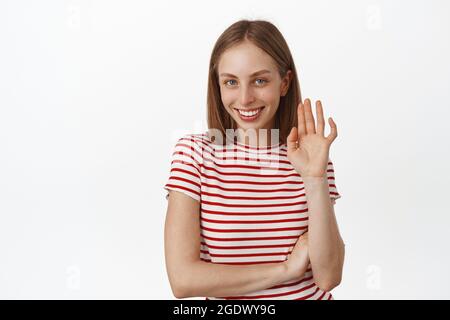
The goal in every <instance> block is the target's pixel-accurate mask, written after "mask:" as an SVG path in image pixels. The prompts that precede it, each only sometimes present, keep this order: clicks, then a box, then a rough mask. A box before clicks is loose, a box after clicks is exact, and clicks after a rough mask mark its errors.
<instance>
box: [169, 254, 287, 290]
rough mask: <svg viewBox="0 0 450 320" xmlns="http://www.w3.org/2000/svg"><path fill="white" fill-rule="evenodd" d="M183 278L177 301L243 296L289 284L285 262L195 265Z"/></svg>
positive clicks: (196, 263) (195, 263)
mask: <svg viewBox="0 0 450 320" xmlns="http://www.w3.org/2000/svg"><path fill="white" fill-rule="evenodd" d="M183 274H184V278H183V280H180V282H181V284H180V292H179V294H178V296H179V298H187V297H198V296H211V297H226V296H237V295H244V294H247V293H250V292H253V291H258V290H263V289H267V288H270V287H272V286H275V285H277V284H280V283H282V282H286V281H289V280H291V279H290V278H291V276H290V274H289V273H288V268H287V264H286V263H285V262H278V263H265V264H255V265H227V264H217V263H207V262H204V261H198V262H193V263H191V264H190V265H189V266H188V268H187V270H185V272H183Z"/></svg>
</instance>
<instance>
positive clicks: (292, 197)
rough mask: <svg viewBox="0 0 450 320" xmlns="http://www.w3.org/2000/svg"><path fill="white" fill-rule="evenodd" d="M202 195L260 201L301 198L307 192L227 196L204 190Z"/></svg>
mask: <svg viewBox="0 0 450 320" xmlns="http://www.w3.org/2000/svg"><path fill="white" fill-rule="evenodd" d="M202 195H204V196H209V197H216V198H223V199H231V200H254V201H259V200H285V199H294V198H300V197H302V196H305V193H300V194H295V195H293V196H278V197H234V196H225V195H223V194H218V193H211V192H206V191H202Z"/></svg>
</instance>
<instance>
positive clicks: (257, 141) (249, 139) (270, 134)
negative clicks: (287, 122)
mask: <svg viewBox="0 0 450 320" xmlns="http://www.w3.org/2000/svg"><path fill="white" fill-rule="evenodd" d="M236 136H237V140H238V142H239V143H241V144H245V145H248V146H250V147H269V146H272V145H275V144H278V143H279V142H280V138H279V129H247V130H244V129H238V130H237V134H236Z"/></svg>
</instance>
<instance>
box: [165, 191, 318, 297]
mask: <svg viewBox="0 0 450 320" xmlns="http://www.w3.org/2000/svg"><path fill="white" fill-rule="evenodd" d="M199 212H200V208H199V202H198V201H195V200H194V199H192V198H190V197H189V196H187V195H185V194H183V193H181V192H177V191H170V196H169V205H168V209H167V216H166V222H165V231H164V243H165V245H164V248H165V257H166V268H167V273H168V277H169V282H170V285H171V288H172V292H173V293H174V295H175V297H177V298H187V297H199V296H212V297H226V296H236V295H244V294H247V293H250V292H252V291H257V290H263V289H267V288H270V287H272V286H275V285H277V284H280V283H282V282H286V281H290V280H295V279H299V278H301V276H302V275H303V274H304V273H305V272H306V270H307V267H308V263H309V259H308V256H307V254H298V252H299V251H296V252H297V255H295V258H292V259H291V258H289V261H284V262H278V263H266V264H256V265H227V264H215V263H207V262H204V261H202V260H200V216H199ZM296 247H298V250H300V249H301V247H300V244H299V245H298V246H296ZM291 256H293V255H292V254H291Z"/></svg>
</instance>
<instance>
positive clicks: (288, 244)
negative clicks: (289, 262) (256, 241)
mask: <svg viewBox="0 0 450 320" xmlns="http://www.w3.org/2000/svg"><path fill="white" fill-rule="evenodd" d="M201 244H202V245H204V246H206V247H208V248H211V249H221V250H228V249H230V250H236V249H237V250H239V249H264V248H286V247H288V248H289V247H292V246H294V245H295V242H293V243H286V244H272V245H270V244H269V245H263V246H213V245H211V244H206V243H205V242H202V243H201Z"/></svg>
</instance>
